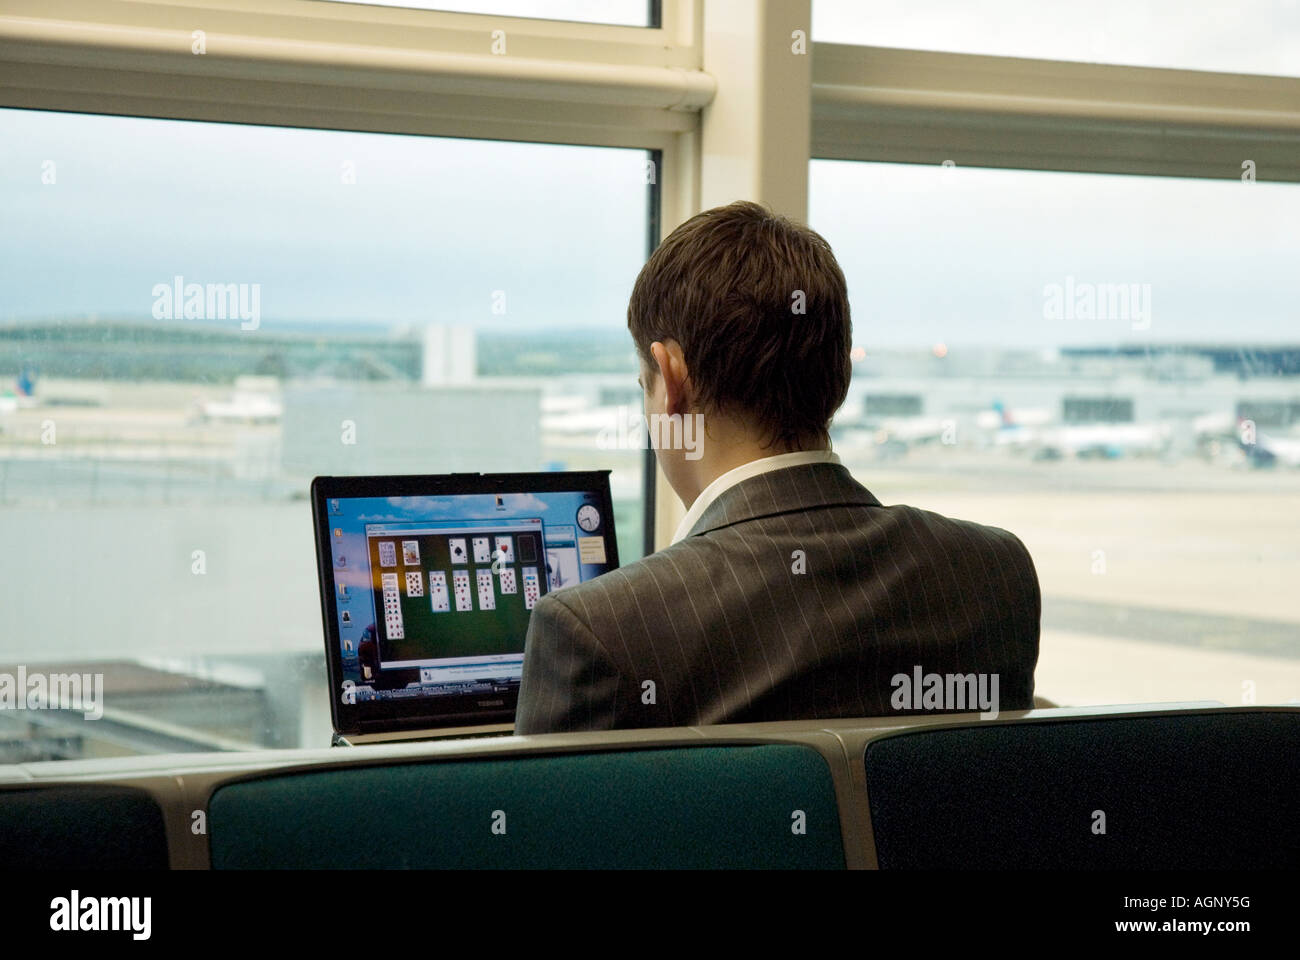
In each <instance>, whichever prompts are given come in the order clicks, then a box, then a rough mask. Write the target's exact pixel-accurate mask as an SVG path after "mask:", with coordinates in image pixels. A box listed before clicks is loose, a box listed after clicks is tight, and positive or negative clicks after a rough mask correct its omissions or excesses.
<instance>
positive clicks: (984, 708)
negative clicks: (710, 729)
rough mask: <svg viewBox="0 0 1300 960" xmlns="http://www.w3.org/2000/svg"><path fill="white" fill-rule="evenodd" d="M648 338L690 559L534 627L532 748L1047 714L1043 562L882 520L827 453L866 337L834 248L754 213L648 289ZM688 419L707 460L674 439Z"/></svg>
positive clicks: (553, 609)
mask: <svg viewBox="0 0 1300 960" xmlns="http://www.w3.org/2000/svg"><path fill="white" fill-rule="evenodd" d="M628 329H629V330H630V331H631V334H632V338H633V340H634V341H635V343H636V347H637V353H638V355H639V357H640V361H641V376H640V381H639V382H640V384H641V387H642V390H643V391H644V395H645V411H646V414H647V420H648V421H649V422H650V423H651V424H652V431H651V433H652V440H653V441H655V452H656V456H657V457H658V459H659V463H660V465H661V467H662V468H663V472H664V475H665V476H666V477H667V479H668V482H669V483H670V484H671V485H672V488H673V490H674V491H676V493H677V494H678V496H680V497H681V499H682V502H683V503H684V504H685V505H686V506H687V507H688V510H687V513H686V517H685V519H684V520H683V521H682V523H681V526H680V527H679V528H678V530H677V535H676V537H675V538H674V542H673V543H672V545H671V546H669V547H667V548H666V549H664V550H660V551H659V552H658V553H654V554H651V555H650V556H648V557H645V558H643V559H641V560H638V561H637V562H635V563H633V564H630V565H628V566H626V567H624V568H622V569H620V570H616V571H612V572H610V573H607V574H605V575H603V576H601V577H598V578H597V579H595V580H592V581H589V582H587V583H583V584H578V585H575V586H572V587H568V588H566V589H564V590H562V591H558V592H556V593H552V594H548V595H547V596H545V597H543V598H542V600H541V601H540V602H539V603H538V605H537V606H536V607H535V608H534V609H533V612H532V619H531V622H530V623H529V628H528V637H527V642H526V644H525V651H524V667H523V679H522V681H521V684H520V692H519V708H518V715H517V720H516V724H515V732H516V733H520V734H527V733H546V732H552V731H563V730H592V729H609V728H614V727H662V726H686V725H694V724H709V723H737V722H744V721H766V720H797V719H805V718H826V717H866V716H879V715H891V714H894V713H910V712H917V711H921V710H934V709H948V710H952V709H958V710H963V709H967V710H970V711H981V712H984V713H985V715H989V714H991V713H993V712H995V711H997V710H999V709H1001V710H1024V709H1029V708H1030V707H1032V706H1033V690H1034V666H1035V664H1036V663H1037V660H1038V634H1039V612H1040V611H1039V605H1040V597H1039V588H1038V578H1037V575H1036V573H1035V571H1034V565H1033V561H1032V560H1031V559H1030V557H1029V554H1028V552H1027V551H1026V550H1025V547H1024V545H1023V544H1022V543H1021V542H1020V541H1019V540H1018V539H1017V538H1016V537H1015V536H1013V535H1012V534H1010V533H1008V532H1006V531H1005V530H1000V529H997V528H995V527H987V526H982V525H980V524H976V523H971V522H968V521H963V520H952V519H949V518H947V517H943V516H940V515H938V514H935V513H931V512H929V511H926V510H920V509H917V508H914V507H908V506H902V505H898V506H888V507H886V506H882V505H881V504H880V502H879V501H878V500H877V499H876V498H875V497H874V496H872V494H871V493H870V491H868V490H867V489H866V488H865V487H863V486H862V485H861V484H859V483H858V482H856V481H855V480H854V479H853V478H852V477H851V476H850V475H849V472H848V471H847V470H846V469H845V468H844V467H843V466H841V465H840V462H839V459H838V458H837V457H836V456H835V454H834V453H832V452H831V450H830V437H829V432H828V430H829V425H830V421H831V417H832V416H833V415H834V413H835V411H836V410H837V409H838V408H839V406H840V405H841V404H842V403H843V402H844V398H845V395H846V394H847V392H848V385H849V377H850V359H849V351H850V347H851V342H852V331H851V326H850V322H849V304H848V295H847V291H846V287H845V282H844V275H843V273H842V272H841V271H840V268H839V265H838V264H837V263H836V262H835V257H834V255H833V254H832V253H831V249H830V246H829V245H828V244H827V243H826V241H825V240H823V239H822V238H821V237H820V236H819V235H818V234H816V233H814V232H813V231H812V230H809V229H808V228H806V227H803V226H801V225H798V224H795V223H792V222H790V221H788V220H786V219H785V218H783V217H779V216H776V215H774V214H772V213H770V212H769V211H767V210H766V209H764V208H763V207H760V206H758V205H757V204H753V203H733V204H731V205H730V206H726V207H718V208H716V209H713V210H708V211H705V212H704V213H701V214H699V215H697V216H695V217H693V218H691V219H690V220H688V221H687V222H686V223H684V224H682V225H681V226H680V227H678V228H677V229H676V230H675V231H673V233H672V235H671V236H669V237H668V239H667V240H665V241H664V242H663V244H661V245H660V247H659V248H658V249H657V250H656V251H655V252H654V254H653V255H652V256H651V257H650V259H649V261H648V262H647V263H646V265H645V267H644V268H643V269H642V270H641V274H640V276H638V277H637V281H636V284H635V286H634V288H633V291H632V298H631V301H630V302H629V304H628ZM677 417H681V418H682V421H681V422H686V418H695V420H694V421H693V422H699V423H702V424H703V427H704V429H703V431H702V434H699V435H697V436H696V437H695V442H692V443H683V442H681V441H682V437H683V434H682V433H680V432H676V431H673V432H672V434H671V435H670V434H669V433H668V432H667V431H665V430H662V429H660V430H658V431H656V430H655V429H653V425H658V427H660V428H662V427H663V426H664V425H665V423H669V424H672V423H673V421H674V419H675V418H677ZM656 433H658V435H657V436H655V434H656ZM686 436H687V437H689V436H691V435H690V434H689V432H687V433H686ZM930 677H937V678H938V687H939V689H938V691H937V693H936V691H935V683H933V682H931V681H930V679H929V678H930ZM945 677H948V678H952V677H958V678H959V679H958V680H957V681H956V682H955V683H954V682H953V681H952V680H951V679H949V680H948V682H947V683H945V682H944V678H945ZM923 678H924V680H923ZM921 687H924V690H923V689H921ZM990 693H991V695H992V696H991V697H987V696H985V695H986V694H990ZM954 695H955V697H956V698H957V699H960V700H961V702H956V699H954ZM986 699H991V700H992V701H993V702H992V703H991V704H987V703H984V702H978V703H977V702H975V701H977V700H986Z"/></svg>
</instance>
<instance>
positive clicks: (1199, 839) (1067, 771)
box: [863, 709, 1300, 870]
mask: <svg viewBox="0 0 1300 960" xmlns="http://www.w3.org/2000/svg"><path fill="white" fill-rule="evenodd" d="M863 762H864V765H865V772H866V782H867V795H868V797H869V798H870V808H871V822H872V830H873V833H874V837H875V848H876V856H877V860H878V864H879V866H880V867H881V868H883V869H889V868H904V869H918V868H921V869H923V868H936V867H937V868H956V869H961V868H983V869H996V868H1004V867H1016V868H1025V867H1029V868H1061V869H1085V868H1086V869H1198V868H1239V869H1247V870H1249V869H1262V868H1282V867H1289V868H1294V867H1295V866H1296V864H1297V863H1300V813H1298V811H1300V803H1298V802H1297V796H1296V791H1297V789H1298V788H1300V711H1290V710H1279V711H1268V712H1263V711H1254V710H1225V709H1221V710H1211V711H1205V712H1200V713H1196V712H1190V713H1186V712H1185V713H1178V714H1173V715H1163V716H1162V715H1142V714H1138V715H1132V716H1111V717H1105V716H1102V717H1076V718H1071V719H1062V720H1056V721H1038V722H1018V723H1005V724H972V725H968V726H962V727H956V728H947V729H924V728H922V729H917V730H912V731H908V732H906V733H901V734H896V735H893V736H886V737H882V738H879V739H875V740H872V741H871V742H870V743H868V744H867V746H866V750H865V753H864V755H863Z"/></svg>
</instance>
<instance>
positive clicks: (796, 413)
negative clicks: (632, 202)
mask: <svg viewBox="0 0 1300 960" xmlns="http://www.w3.org/2000/svg"><path fill="white" fill-rule="evenodd" d="M800 308H802V312H800ZM627 326H628V330H630V331H631V333H632V339H633V340H634V341H635V342H636V348H637V352H638V353H639V354H640V356H641V358H642V359H643V360H644V361H645V362H646V363H647V364H648V365H649V366H650V367H651V368H652V369H657V367H656V365H655V363H654V361H653V359H652V357H651V355H650V344H651V343H653V342H655V341H657V340H660V341H662V340H669V339H672V340H676V341H677V342H678V343H679V344H681V348H682V353H683V354H684V355H685V359H686V366H687V369H688V370H689V374H690V383H691V387H692V390H693V397H694V400H695V404H696V406H697V407H698V408H699V409H700V410H701V411H702V412H705V413H707V412H708V411H709V410H718V411H721V412H726V413H728V414H734V413H738V414H740V415H742V416H743V417H745V418H747V419H750V420H753V421H755V422H756V423H757V425H758V426H759V427H760V429H761V430H762V431H763V432H764V434H765V436H766V437H767V438H769V439H768V440H767V445H768V446H772V445H773V444H776V445H779V446H782V447H785V448H787V449H794V448H798V447H801V446H805V445H807V444H809V443H811V442H814V441H817V440H822V439H825V438H826V436H827V430H828V428H829V426H830V421H831V417H832V416H833V415H834V413H835V411H836V410H838V409H839V407H840V405H841V404H842V403H843V402H844V397H845V396H846V394H847V393H848V389H849V377H850V372H851V369H850V368H851V361H850V359H849V351H850V349H851V346H852V335H853V328H852V324H851V322H850V319H849V300H848V291H847V287H846V285H845V282H844V274H843V272H842V271H841V270H840V267H839V264H838V263H836V262H835V255H834V254H833V253H832V252H831V248H830V244H828V243H827V242H826V241H825V240H824V239H822V237H821V236H820V235H819V234H817V233H816V232H814V231H813V230H810V229H809V228H808V227H806V226H803V225H802V224H799V223H795V222H793V221H791V220H788V219H786V218H785V217H782V216H779V215H777V214H774V213H772V212H771V211H770V210H768V209H766V208H765V207H762V206H760V205H758V204H756V203H749V202H746V201H740V202H737V203H732V204H729V205H728V206H725V207H715V208H713V209H712V210H705V211H704V212H703V213H698V214H696V215H695V216H693V217H691V219H689V220H687V221H686V222H685V223H683V224H682V225H681V226H680V227H678V228H677V229H676V230H674V231H673V232H672V234H671V235H670V236H669V237H668V238H667V239H666V240H664V242H663V243H661V244H660V245H659V247H658V249H656V250H655V252H654V253H653V254H651V255H650V259H649V260H648V261H647V262H646V265H645V266H644V267H642V268H641V273H640V275H638V276H637V278H636V284H635V285H634V286H633V288H632V297H631V300H630V301H629V302H628V305H627Z"/></svg>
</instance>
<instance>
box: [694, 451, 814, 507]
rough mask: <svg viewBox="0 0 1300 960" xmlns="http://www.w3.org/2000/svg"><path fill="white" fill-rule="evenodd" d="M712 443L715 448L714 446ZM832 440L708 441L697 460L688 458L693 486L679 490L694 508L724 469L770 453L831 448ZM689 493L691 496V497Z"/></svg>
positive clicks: (728, 470)
mask: <svg viewBox="0 0 1300 960" xmlns="http://www.w3.org/2000/svg"><path fill="white" fill-rule="evenodd" d="M710 447H712V449H710ZM829 449H830V443H829V442H826V441H823V442H822V443H819V444H810V445H805V446H797V447H783V446H777V445H773V446H770V447H769V446H763V445H762V444H761V443H759V442H757V441H747V442H743V443H735V444H724V445H719V444H717V443H716V442H715V443H713V444H709V443H705V444H704V445H703V449H702V456H701V457H700V459H699V460H696V461H694V462H691V461H687V463H688V464H690V466H691V468H692V469H691V470H690V472H689V474H688V476H687V478H686V482H687V483H688V484H689V487H688V489H687V490H685V491H680V490H679V491H678V493H679V495H680V496H681V498H682V503H683V504H684V505H685V506H686V509H687V510H689V509H690V508H691V504H693V503H694V502H695V501H696V500H697V499H698V498H699V495H700V494H701V493H703V492H704V490H705V489H706V488H707V487H708V486H709V484H711V483H713V481H714V480H717V479H718V477H720V476H722V475H723V474H724V473H730V472H731V471H732V470H735V469H736V468H737V467H742V466H744V465H745V464H747V463H753V462H754V461H755V460H763V459H766V458H767V457H775V456H779V455H781V454H783V453H804V452H810V451H814V450H829ZM688 494H689V497H690V499H687V495H688Z"/></svg>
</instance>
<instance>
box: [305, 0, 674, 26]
mask: <svg viewBox="0 0 1300 960" xmlns="http://www.w3.org/2000/svg"><path fill="white" fill-rule="evenodd" d="M329 2H331V3H360V4H365V5H368V6H374V7H408V8H412V9H416V10H442V11H445V12H448V13H484V14H491V15H492V16H497V17H527V18H531V19H535V20H570V21H576V22H578V23H606V24H613V25H615V26H620V27H657V26H659V3H658V0H329Z"/></svg>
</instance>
